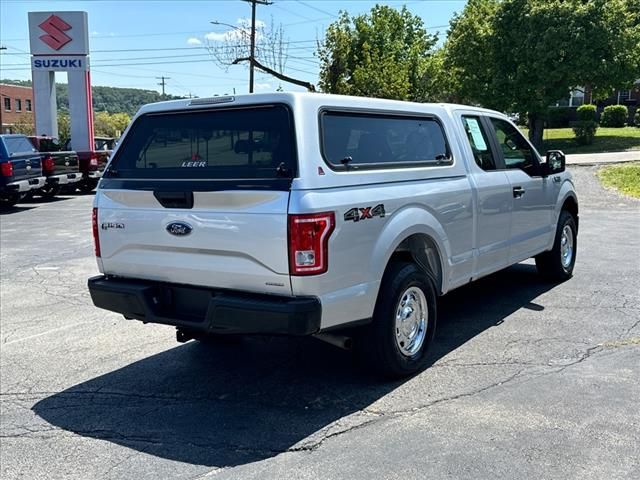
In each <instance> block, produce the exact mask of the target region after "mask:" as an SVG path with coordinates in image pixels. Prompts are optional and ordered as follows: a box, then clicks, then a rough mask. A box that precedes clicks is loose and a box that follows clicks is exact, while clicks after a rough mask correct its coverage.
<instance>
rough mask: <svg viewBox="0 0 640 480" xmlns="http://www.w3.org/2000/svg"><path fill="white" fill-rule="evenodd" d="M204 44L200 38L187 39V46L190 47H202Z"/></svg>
mask: <svg viewBox="0 0 640 480" xmlns="http://www.w3.org/2000/svg"><path fill="white" fill-rule="evenodd" d="M201 43H202V42H201V41H200V39H199V38H196V37H191V38H189V39H187V44H189V45H200V44H201Z"/></svg>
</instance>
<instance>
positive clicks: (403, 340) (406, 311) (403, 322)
mask: <svg viewBox="0 0 640 480" xmlns="http://www.w3.org/2000/svg"><path fill="white" fill-rule="evenodd" d="M428 325H429V311H428V309H427V298H426V297H425V296H424V293H423V292H422V290H420V289H419V288H418V287H409V288H408V289H406V290H405V291H404V293H403V294H402V295H401V296H400V301H399V302H398V306H397V308H396V325H395V327H396V330H395V334H396V345H397V346H398V349H399V350H400V353H402V355H404V356H406V357H412V356H413V355H415V354H416V353H417V352H418V351H419V350H420V348H422V344H423V343H424V339H425V337H426V334H427V326H428Z"/></svg>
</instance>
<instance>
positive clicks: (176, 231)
mask: <svg viewBox="0 0 640 480" xmlns="http://www.w3.org/2000/svg"><path fill="white" fill-rule="evenodd" d="M93 234H94V240H95V249H96V257H97V262H98V268H99V270H100V272H101V273H102V275H100V276H97V277H93V278H91V279H90V280H89V290H90V293H91V297H92V299H93V302H94V304H95V305H96V306H98V307H101V308H104V309H107V310H111V311H114V312H118V313H121V314H122V315H124V317H125V318H128V319H138V320H141V321H143V322H145V323H161V324H168V325H174V326H176V327H177V329H178V332H177V333H178V339H179V340H182V341H184V340H188V339H192V338H195V339H205V338H208V337H211V336H222V335H238V334H282V335H314V336H316V337H317V338H319V339H321V340H325V341H328V342H330V343H334V344H339V345H342V346H348V345H350V344H353V348H354V349H355V350H356V351H357V352H358V353H359V354H360V355H361V356H362V358H363V359H364V360H365V361H366V364H367V365H369V366H370V367H371V368H374V369H376V370H378V371H380V372H382V373H384V374H386V375H389V376H395V377H398V376H405V375H409V374H412V373H414V372H416V371H418V370H420V369H422V368H424V367H425V366H426V365H427V364H428V359H427V353H428V351H429V345H430V344H431V342H432V340H433V337H434V332H435V327H436V317H437V312H436V309H437V302H436V299H437V297H438V296H439V295H444V294H446V293H447V292H449V291H451V290H453V289H455V288H457V287H460V286H462V285H465V284H467V283H469V282H471V281H473V280H476V279H478V278H480V277H483V276H485V275H488V274H490V273H492V272H496V271H498V270H500V269H503V268H505V267H508V266H510V265H512V264H515V263H517V262H520V261H523V260H526V259H528V258H530V257H534V258H535V261H536V265H537V268H538V270H539V272H540V273H541V274H542V275H543V276H544V277H545V278H547V279H550V280H552V281H564V280H567V279H569V278H570V277H571V276H572V273H573V269H574V264H575V261H576V249H577V234H578V198H577V195H576V192H575V188H574V184H573V182H572V180H571V175H570V174H569V173H568V172H566V171H565V158H564V155H563V154H562V152H560V151H550V152H548V153H547V154H546V159H542V158H541V157H540V156H539V155H538V152H537V151H536V149H535V148H533V146H532V145H531V144H530V143H529V142H528V141H527V139H526V138H525V137H524V136H523V135H522V134H521V133H520V132H519V131H518V129H517V128H516V127H515V126H514V125H513V123H512V122H511V121H510V120H509V119H508V118H507V117H506V116H505V115H503V114H501V113H498V112H495V111H491V110H485V109H482V108H476V107H470V106H464V105H447V104H418V103H407V102H400V101H392V100H382V99H368V98H355V97H345V96H335V95H321V94H305V93H279V94H255V95H247V96H238V97H215V98H210V99H206V98H203V99H192V100H178V101H172V102H163V103H156V104H151V105H147V106H145V107H143V108H142V109H141V110H140V111H139V112H138V114H137V115H136V117H135V119H134V120H133V122H132V124H131V125H130V126H129V127H128V129H127V131H126V132H125V134H124V136H123V139H122V140H121V142H120V143H119V145H118V146H117V147H116V149H115V151H114V153H113V155H112V157H111V160H110V163H109V165H108V167H107V170H106V171H105V175H104V177H103V178H102V180H101V183H100V185H99V188H98V191H97V194H96V198H95V202H94V209H93ZM499 294H508V292H496V295H499Z"/></svg>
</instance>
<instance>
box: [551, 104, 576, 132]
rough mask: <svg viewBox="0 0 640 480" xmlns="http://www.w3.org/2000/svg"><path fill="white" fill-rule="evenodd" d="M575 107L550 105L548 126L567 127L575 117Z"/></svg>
mask: <svg viewBox="0 0 640 480" xmlns="http://www.w3.org/2000/svg"><path fill="white" fill-rule="evenodd" d="M574 110H575V109H574V108H573V107H550V108H549V109H548V110H547V115H546V119H545V120H546V121H547V128H565V127H568V126H569V122H570V120H571V118H572V117H573V111H574Z"/></svg>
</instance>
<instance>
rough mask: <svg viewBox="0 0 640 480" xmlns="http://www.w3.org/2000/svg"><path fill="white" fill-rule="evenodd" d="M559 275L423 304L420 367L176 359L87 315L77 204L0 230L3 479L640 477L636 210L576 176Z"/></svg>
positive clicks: (166, 337) (186, 348)
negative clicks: (432, 309)
mask: <svg viewBox="0 0 640 480" xmlns="http://www.w3.org/2000/svg"><path fill="white" fill-rule="evenodd" d="M571 170H572V171H573V172H574V175H575V179H576V183H577V188H578V194H579V196H580V209H581V211H580V232H579V240H578V258H577V264H576V269H575V275H574V277H573V278H572V279H571V280H569V281H567V282H565V283H563V284H561V285H550V284H547V283H544V282H542V281H541V280H540V278H539V277H538V275H537V274H536V271H535V267H534V266H533V264H532V263H531V262H525V263H523V264H519V265H516V266H513V267H511V268H509V269H507V270H505V271H503V272H500V273H498V274H495V275H492V276H490V277H488V278H486V279H483V280H481V281H479V282H476V283H475V284H472V285H470V286H467V287H463V288H461V289H458V290H456V291H454V292H452V293H451V294H449V295H447V296H445V297H444V298H442V300H441V301H440V305H439V308H440V318H439V325H438V331H437V334H436V346H435V347H434V350H433V353H432V361H433V365H432V366H431V367H430V368H428V369H427V370H425V371H424V372H422V373H421V374H419V375H417V376H415V377H413V378H411V379H408V380H405V381H400V382H392V383H382V382H380V381H379V380H377V379H375V378H372V377H369V376H368V375H367V374H366V373H364V372H363V371H362V370H361V369H360V367H358V365H357V364H356V363H355V362H354V361H353V359H352V357H351V355H350V354H349V353H348V352H344V351H342V350H338V349H337V348H335V347H332V346H330V345H326V344H323V343H321V342H319V341H317V340H313V339H298V340H287V339H274V340H264V339H249V340H246V341H244V342H242V343H240V344H230V345H204V344H199V343H196V342H189V343H187V344H183V345H181V344H177V343H176V342H175V334H174V330H173V329H172V328H170V327H165V326H157V325H153V326H152V325H143V324H142V323H140V322H137V321H127V320H124V319H123V318H122V317H120V316H118V315H116V314H112V313H109V312H106V311H101V310H98V309H96V308H94V307H93V306H92V304H91V301H90V298H89V296H88V292H87V289H86V280H87V278H88V277H89V276H91V275H94V274H96V272H97V269H96V264H95V261H94V258H93V246H92V239H91V231H90V216H91V202H92V196H77V197H64V198H63V199H61V200H58V201H55V202H50V203H37V202H34V203H27V204H21V205H20V206H19V207H18V208H15V209H13V210H11V211H9V212H6V213H4V214H2V215H1V216H0V276H1V278H2V283H1V289H0V290H1V291H0V477H1V478H2V479H29V480H32V479H33V480H35V479H89V478H91V479H94V478H95V479H97V478H105V479H132V478H135V479H141V480H142V479H154V480H155V479H165V478H167V479H199V478H214V477H215V478H216V479H261V480H262V479H289V478H291V479H316V478H321V479H323V480H324V479H366V480H371V479H396V478H402V479H423V478H436V479H441V478H461V479H479V478H492V479H516V478H536V479H538V478H545V479H563V480H566V479H573V478H576V479H577V478H580V479H602V478H606V479H637V478H640V292H639V288H640V202H639V201H636V200H632V199H629V198H625V197H622V196H620V195H618V194H616V193H615V192H612V191H610V190H605V189H603V188H601V187H600V185H599V184H598V182H597V180H596V178H595V176H594V172H595V168H594V167H573V168H572V169H571Z"/></svg>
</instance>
